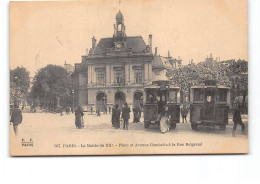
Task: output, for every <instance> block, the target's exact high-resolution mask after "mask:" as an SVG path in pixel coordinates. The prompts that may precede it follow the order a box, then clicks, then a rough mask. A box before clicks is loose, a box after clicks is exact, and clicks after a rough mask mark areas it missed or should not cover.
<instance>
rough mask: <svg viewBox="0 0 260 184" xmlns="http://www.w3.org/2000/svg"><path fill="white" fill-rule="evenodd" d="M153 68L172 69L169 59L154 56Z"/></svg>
mask: <svg viewBox="0 0 260 184" xmlns="http://www.w3.org/2000/svg"><path fill="white" fill-rule="evenodd" d="M153 67H155V68H172V65H171V63H170V61H169V58H167V57H162V56H154V59H153Z"/></svg>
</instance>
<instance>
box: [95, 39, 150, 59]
mask: <svg viewBox="0 0 260 184" xmlns="http://www.w3.org/2000/svg"><path fill="white" fill-rule="evenodd" d="M129 48H131V49H132V52H133V53H134V52H136V53H138V52H143V51H145V49H146V44H145V42H144V40H143V38H142V36H132V37H126V50H129ZM110 49H113V50H114V40H113V38H101V39H100V41H99V43H98V44H97V46H96V48H95V49H94V55H104V54H105V53H106V52H107V50H110Z"/></svg>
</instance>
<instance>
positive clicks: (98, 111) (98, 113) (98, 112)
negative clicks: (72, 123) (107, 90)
mask: <svg viewBox="0 0 260 184" xmlns="http://www.w3.org/2000/svg"><path fill="white" fill-rule="evenodd" d="M97 116H100V109H99V107H98V108H97Z"/></svg>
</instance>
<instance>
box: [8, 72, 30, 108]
mask: <svg viewBox="0 0 260 184" xmlns="http://www.w3.org/2000/svg"><path fill="white" fill-rule="evenodd" d="M29 76H30V72H29V71H28V70H27V69H26V68H24V67H17V68H15V69H14V70H10V103H14V104H16V105H20V103H23V105H24V103H25V98H26V96H27V95H28V89H29V87H30V77H29Z"/></svg>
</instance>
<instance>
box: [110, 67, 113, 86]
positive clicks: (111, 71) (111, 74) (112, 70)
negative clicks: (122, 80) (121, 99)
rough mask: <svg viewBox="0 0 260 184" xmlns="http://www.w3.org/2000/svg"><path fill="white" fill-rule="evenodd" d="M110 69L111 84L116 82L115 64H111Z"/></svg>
mask: <svg viewBox="0 0 260 184" xmlns="http://www.w3.org/2000/svg"><path fill="white" fill-rule="evenodd" d="M110 71H111V77H110V79H111V84H113V83H114V67H113V65H112V66H111V69H110Z"/></svg>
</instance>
